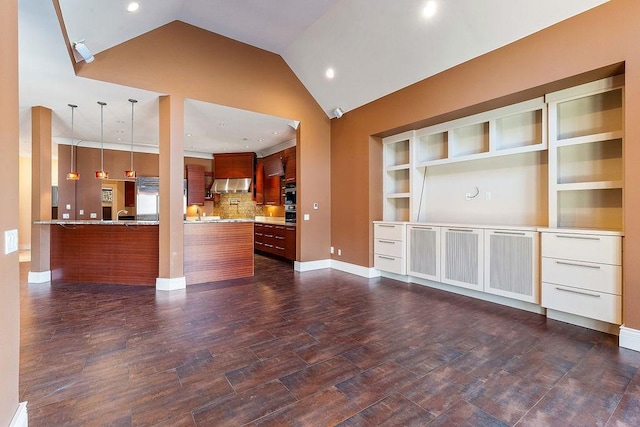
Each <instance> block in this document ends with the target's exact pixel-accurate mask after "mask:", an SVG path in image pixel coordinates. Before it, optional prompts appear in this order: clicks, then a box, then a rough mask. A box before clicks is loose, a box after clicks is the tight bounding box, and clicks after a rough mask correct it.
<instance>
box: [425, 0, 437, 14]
mask: <svg viewBox="0 0 640 427" xmlns="http://www.w3.org/2000/svg"><path fill="white" fill-rule="evenodd" d="M436 8H437V4H436V1H435V0H428V1H427V2H426V3H425V5H424V9H422V13H423V15H424V16H426V17H427V18H431V17H432V16H433V15H435V14H436Z"/></svg>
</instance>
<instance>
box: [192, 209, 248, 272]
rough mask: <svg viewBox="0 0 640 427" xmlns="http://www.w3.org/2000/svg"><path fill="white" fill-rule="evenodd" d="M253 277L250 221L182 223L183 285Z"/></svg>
mask: <svg viewBox="0 0 640 427" xmlns="http://www.w3.org/2000/svg"><path fill="white" fill-rule="evenodd" d="M253 274H254V265H253V220H251V219H219V220H218V219H215V220H209V219H207V220H203V221H185V224H184V275H185V278H186V281H187V285H193V284H196V283H206V282H215V281H219V280H227V279H237V278H240V277H251V276H253Z"/></svg>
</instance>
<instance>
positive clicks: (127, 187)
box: [124, 181, 136, 208]
mask: <svg viewBox="0 0 640 427" xmlns="http://www.w3.org/2000/svg"><path fill="white" fill-rule="evenodd" d="M124 206H125V207H127V208H134V207H135V206H136V182H135V181H125V182H124Z"/></svg>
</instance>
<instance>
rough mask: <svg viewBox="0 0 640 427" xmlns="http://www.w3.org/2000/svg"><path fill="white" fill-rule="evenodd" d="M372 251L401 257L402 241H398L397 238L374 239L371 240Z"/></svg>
mask: <svg viewBox="0 0 640 427" xmlns="http://www.w3.org/2000/svg"><path fill="white" fill-rule="evenodd" d="M373 252H374V253H376V254H379V255H389V256H393V257H403V256H404V242H400V241H398V240H386V239H375V240H374V242H373Z"/></svg>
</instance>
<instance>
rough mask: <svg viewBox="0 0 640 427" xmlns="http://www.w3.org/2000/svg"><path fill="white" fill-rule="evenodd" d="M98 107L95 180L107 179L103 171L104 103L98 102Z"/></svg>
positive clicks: (107, 175)
mask: <svg viewBox="0 0 640 427" xmlns="http://www.w3.org/2000/svg"><path fill="white" fill-rule="evenodd" d="M98 104H99V105H100V170H99V171H96V178H98V179H108V178H109V172H107V171H105V170H104V106H105V105H107V103H106V102H102V101H98Z"/></svg>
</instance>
